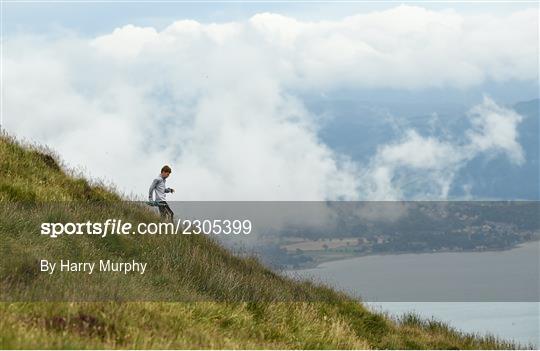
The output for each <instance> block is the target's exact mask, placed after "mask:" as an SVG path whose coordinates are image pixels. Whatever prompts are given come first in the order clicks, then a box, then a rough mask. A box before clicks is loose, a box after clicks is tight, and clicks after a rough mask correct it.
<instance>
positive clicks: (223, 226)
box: [41, 219, 253, 238]
mask: <svg viewBox="0 0 540 351" xmlns="http://www.w3.org/2000/svg"><path fill="white" fill-rule="evenodd" d="M252 229H253V225H252V223H251V220H249V219H243V220H241V219H204V220H198V219H196V220H188V219H185V220H181V219H179V220H177V221H176V222H174V223H153V222H151V223H138V224H137V225H136V226H134V225H133V224H132V223H130V222H126V221H123V220H121V219H107V220H106V221H105V222H91V221H86V222H77V223H73V222H68V223H42V224H41V235H47V236H49V237H50V238H58V237H59V236H62V235H95V236H99V237H101V238H105V237H106V236H108V235H133V234H143V235H144V234H150V235H155V234H158V235H159V234H215V235H219V234H223V235H229V234H233V235H238V234H244V235H246V234H250V233H251V232H252Z"/></svg>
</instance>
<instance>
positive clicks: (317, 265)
mask: <svg viewBox="0 0 540 351" xmlns="http://www.w3.org/2000/svg"><path fill="white" fill-rule="evenodd" d="M533 242H538V243H540V238H538V239H535V240H528V241H524V242H520V243H517V244H514V245H512V246H510V247H507V248H501V249H486V250H439V251H429V252H426V251H393V252H376V253H374V252H369V253H360V254H351V255H342V256H340V257H337V256H338V255H336V257H324V256H325V255H323V256H322V257H321V256H320V257H321V259H319V260H316V261H312V262H307V263H306V264H305V265H302V266H300V267H297V268H282V269H281V270H282V271H287V272H294V271H301V270H308V269H315V268H320V266H321V265H322V264H324V263H328V262H334V261H343V260H349V259H354V258H360V257H367V256H389V255H392V256H393V255H406V254H413V255H422V254H437V253H481V252H501V251H509V250H513V249H517V248H519V247H521V246H524V245H526V244H529V243H533ZM328 256H330V255H328Z"/></svg>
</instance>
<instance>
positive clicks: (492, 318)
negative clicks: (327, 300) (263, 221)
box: [287, 242, 540, 348]
mask: <svg viewBox="0 0 540 351" xmlns="http://www.w3.org/2000/svg"><path fill="white" fill-rule="evenodd" d="M539 251H540V246H539V242H529V243H526V244H523V245H520V246H519V247H517V248H514V249H511V250H505V251H490V252H447V253H427V254H399V255H373V256H364V257H357V258H352V259H346V260H340V261H333V262H326V263H323V264H321V265H319V266H318V267H316V268H312V269H304V270H295V271H289V272H287V274H289V275H292V276H299V277H302V278H309V279H312V280H316V281H322V282H325V283H327V284H330V285H332V286H334V287H335V288H337V289H340V290H344V291H346V292H348V293H349V294H351V295H353V296H357V297H361V298H362V299H363V300H364V301H370V302H366V304H367V305H369V306H371V307H372V308H373V309H377V310H383V311H386V312H389V313H390V314H394V315H400V314H403V313H405V312H410V311H413V312H416V313H418V314H420V315H422V316H424V317H426V318H432V317H433V318H436V319H439V320H442V321H445V322H447V323H448V324H450V325H452V326H454V327H456V328H458V329H460V330H463V331H467V332H481V333H488V332H489V333H492V334H495V335H497V336H500V337H502V338H505V339H513V340H515V341H518V342H521V343H532V344H533V345H534V346H536V347H537V348H538V347H540V341H539V330H540V303H539V302H538V300H539V295H540V273H539V271H540V268H539V266H540V261H539V260H540V257H539Z"/></svg>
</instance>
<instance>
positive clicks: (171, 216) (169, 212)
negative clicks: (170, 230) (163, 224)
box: [165, 203, 174, 222]
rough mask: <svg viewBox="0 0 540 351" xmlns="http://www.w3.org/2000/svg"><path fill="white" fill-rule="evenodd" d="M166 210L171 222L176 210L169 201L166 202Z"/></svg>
mask: <svg viewBox="0 0 540 351" xmlns="http://www.w3.org/2000/svg"><path fill="white" fill-rule="evenodd" d="M165 210H166V211H167V214H168V216H169V217H170V219H171V222H174V212H173V211H172V210H171V208H170V207H169V204H168V203H165Z"/></svg>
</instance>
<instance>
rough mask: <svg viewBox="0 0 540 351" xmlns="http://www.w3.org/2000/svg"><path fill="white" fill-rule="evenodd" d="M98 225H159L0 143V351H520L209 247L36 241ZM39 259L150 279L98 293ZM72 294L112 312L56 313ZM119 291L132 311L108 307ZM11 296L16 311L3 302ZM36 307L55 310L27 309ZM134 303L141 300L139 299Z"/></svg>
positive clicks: (53, 164)
mask: <svg viewBox="0 0 540 351" xmlns="http://www.w3.org/2000/svg"><path fill="white" fill-rule="evenodd" d="M105 218H124V219H126V220H130V221H132V222H134V223H136V222H140V221H157V220H158V218H156V216H155V215H154V214H153V213H151V212H149V211H148V210H147V209H145V208H143V207H140V206H139V205H137V204H134V203H130V202H126V201H122V199H121V197H120V196H119V195H117V194H115V193H114V192H111V191H109V190H107V189H106V187H104V186H101V185H95V184H94V185H92V184H89V182H88V181H86V180H85V179H83V178H81V177H77V176H75V175H72V174H71V175H70V174H68V173H66V172H65V171H64V170H62V167H61V166H59V163H58V161H57V160H56V158H55V157H53V156H51V155H50V154H49V153H47V152H44V151H43V150H39V149H36V148H34V147H28V146H24V147H23V146H21V145H20V144H19V143H17V142H15V141H14V140H13V139H12V138H10V137H8V136H6V135H3V136H0V235H1V241H0V254H1V256H2V262H1V266H0V283H1V287H2V288H1V290H0V296H1V297H2V301H4V302H1V303H0V348H26V349H33V348H47V349H56V348H93V349H95V348H160V349H166V348H228V349H231V348H307V349H311V348H333V349H350V348H391V349H404V348H415V349H416V348H443V349H454V348H459V349H465V348H486V349H495V348H503V349H508V348H515V347H516V346H517V345H514V344H511V343H506V342H503V341H500V340H497V339H495V338H493V337H480V336H477V335H472V334H463V333H459V332H457V331H455V330H453V329H451V328H449V327H448V326H446V325H445V324H443V323H440V322H437V321H429V320H428V321H426V320H421V319H419V318H417V317H416V316H414V315H406V316H403V318H401V319H399V320H392V319H390V318H388V317H386V316H384V315H382V314H377V313H374V312H371V311H369V310H367V309H366V308H365V307H364V306H363V305H362V304H361V303H360V302H358V301H355V300H353V299H351V298H349V297H347V296H346V295H344V294H341V293H338V292H335V291H333V290H332V289H330V288H328V287H325V286H321V285H316V284H313V283H309V282H301V281H295V280H293V279H289V278H285V277H282V276H280V275H278V274H276V273H274V272H272V271H270V270H268V269H266V268H265V267H263V266H262V265H261V264H260V263H259V262H258V261H257V260H256V259H251V258H238V257H235V256H233V255H231V254H230V253H229V252H227V251H226V250H225V249H223V248H222V247H221V246H219V245H218V244H217V243H215V242H214V241H212V240H210V239H209V238H208V237H206V236H195V235H192V236H182V237H145V238H144V239H142V238H133V237H131V236H128V237H121V236H111V237H107V238H106V239H100V238H93V237H80V238H64V240H51V239H50V238H47V237H42V236H40V235H38V228H39V226H40V224H41V223H42V222H53V221H67V220H69V221H81V222H84V221H86V220H92V221H98V220H103V219H105ZM67 239H72V240H67ZM42 257H49V258H50V257H53V258H58V259H59V258H70V259H74V260H77V259H78V260H82V259H84V260H88V261H90V260H95V259H99V258H117V259H125V260H129V259H137V260H141V261H147V262H148V265H149V266H150V267H152V270H151V272H150V273H149V274H146V275H145V277H144V278H142V277H136V278H133V279H125V277H124V278H122V279H121V280H114V279H104V280H102V281H100V282H99V283H96V280H95V278H93V277H92V278H90V276H84V275H82V276H81V275H74V274H64V275H52V276H47V275H45V274H43V273H40V272H38V264H37V262H38V260H39V259H40V258H42ZM81 291H83V292H84V296H86V297H90V298H92V297H94V298H95V299H96V300H98V299H99V298H100V297H101V298H103V297H106V298H108V300H109V301H107V302H103V301H101V302H100V301H94V302H88V301H86V302H82V301H81V302H61V299H62V298H64V299H65V298H69V296H80V293H81ZM116 292H121V293H122V294H123V295H124V296H127V297H130V296H131V297H132V300H135V301H131V302H120V301H110V298H111V296H115V295H114V294H115V293H116ZM21 294H22V295H21ZM14 296H17V297H18V298H19V302H5V301H7V300H10V299H12V298H13V297H14ZM39 296H46V297H48V298H49V299H53V300H54V299H56V300H57V301H52V302H38V301H35V300H36V299H39ZM140 296H145V297H146V299H145V301H139V300H137V297H140ZM148 297H152V299H151V300H152V301H147V300H148ZM23 299H24V300H23ZM171 300H174V301H176V302H171ZM21 301H33V302H21ZM163 301H169V302H163ZM179 301H180V302H179Z"/></svg>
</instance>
